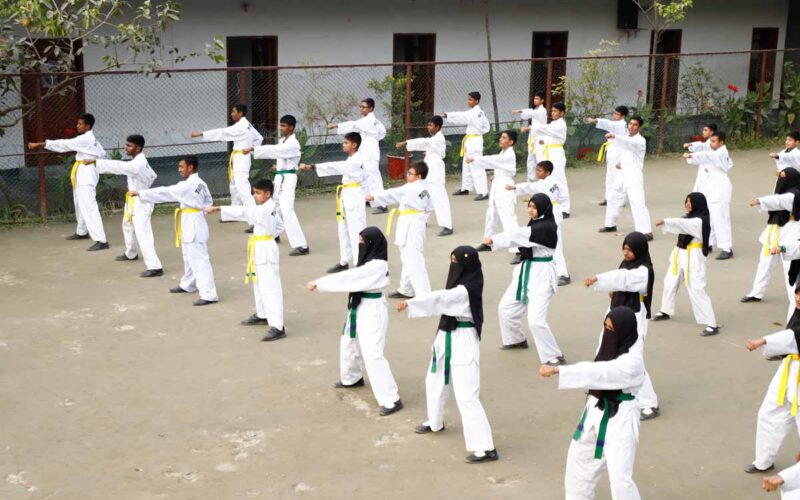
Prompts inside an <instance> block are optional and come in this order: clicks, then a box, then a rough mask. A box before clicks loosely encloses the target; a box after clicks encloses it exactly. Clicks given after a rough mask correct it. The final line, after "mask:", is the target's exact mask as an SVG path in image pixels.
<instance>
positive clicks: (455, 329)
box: [397, 246, 498, 464]
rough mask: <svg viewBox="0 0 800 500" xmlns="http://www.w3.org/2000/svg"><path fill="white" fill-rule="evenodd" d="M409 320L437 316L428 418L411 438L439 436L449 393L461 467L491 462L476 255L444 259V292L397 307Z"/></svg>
mask: <svg viewBox="0 0 800 500" xmlns="http://www.w3.org/2000/svg"><path fill="white" fill-rule="evenodd" d="M397 310H398V311H404V310H408V317H409V318H424V317H429V316H440V318H439V326H438V329H437V330H438V331H437V332H436V338H435V339H434V341H433V347H432V355H431V361H430V363H429V366H428V374H427V375H426V376H425V396H426V400H427V407H428V418H427V420H425V422H423V423H422V424H420V425H418V426H417V427H416V428H415V429H414V432H416V433H417V434H428V433H431V432H439V431H442V430H444V408H445V404H446V403H447V400H448V398H449V397H450V388H451V387H452V388H453V391H454V392H455V396H456V403H457V404H458V411H459V413H460V414H461V422H462V427H463V431H464V442H465V443H466V446H467V451H469V452H471V453H470V455H468V456H467V457H466V459H465V460H466V461H467V463H471V464H474V463H481V462H490V461H494V460H497V458H498V455H497V450H496V449H495V447H494V441H493V439H492V428H491V427H490V426H489V419H488V418H486V412H485V411H484V409H483V405H482V404H481V400H480V386H481V367H480V358H481V351H480V340H481V330H482V328H483V271H482V269H481V261H480V259H479V258H478V252H477V251H475V249H474V248H472V247H469V246H460V247H456V249H455V250H453V252H452V253H451V254H450V270H449V272H448V274H447V284H446V286H445V289H444V290H436V291H433V292H429V293H426V294H424V295H417V296H416V297H414V298H413V299H409V300H408V301H403V302H400V303H398V304H397Z"/></svg>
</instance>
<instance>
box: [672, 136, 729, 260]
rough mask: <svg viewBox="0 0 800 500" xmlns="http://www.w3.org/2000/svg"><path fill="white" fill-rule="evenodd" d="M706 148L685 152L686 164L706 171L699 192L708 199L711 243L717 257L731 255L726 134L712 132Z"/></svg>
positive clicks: (718, 258)
mask: <svg viewBox="0 0 800 500" xmlns="http://www.w3.org/2000/svg"><path fill="white" fill-rule="evenodd" d="M708 143H709V150H708V151H699V152H692V153H684V154H683V157H684V158H686V161H687V162H688V163H691V164H694V165H698V167H699V168H702V169H703V170H705V171H706V174H707V176H706V179H705V181H704V188H703V191H702V193H703V194H704V195H705V197H706V200H707V201H708V213H709V214H710V216H711V245H712V246H716V247H718V248H719V249H720V253H719V255H717V260H727V259H730V258H732V257H733V236H732V232H731V195H732V193H733V185H732V184H731V180H730V179H729V178H728V172H729V171H730V169H732V168H733V161H732V160H731V157H730V155H728V148H727V147H726V146H725V133H724V132H714V133H713V134H712V135H711V137H710V138H709V139H708Z"/></svg>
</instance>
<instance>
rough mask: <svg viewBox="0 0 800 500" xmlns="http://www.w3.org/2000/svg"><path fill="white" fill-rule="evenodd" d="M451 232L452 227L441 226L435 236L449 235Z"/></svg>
mask: <svg viewBox="0 0 800 500" xmlns="http://www.w3.org/2000/svg"><path fill="white" fill-rule="evenodd" d="M451 234H453V229H452V228H449V227H443V228H442V230H441V231H439V232H438V233H436V236H450V235H451Z"/></svg>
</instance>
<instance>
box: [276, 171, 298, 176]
mask: <svg viewBox="0 0 800 500" xmlns="http://www.w3.org/2000/svg"><path fill="white" fill-rule="evenodd" d="M286 174H297V170H276V171H275V176H276V177H277V176H279V175H286Z"/></svg>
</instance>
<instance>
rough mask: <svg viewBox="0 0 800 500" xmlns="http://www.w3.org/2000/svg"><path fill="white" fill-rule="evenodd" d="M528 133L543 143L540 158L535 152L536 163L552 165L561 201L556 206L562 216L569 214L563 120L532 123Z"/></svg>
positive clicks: (564, 126)
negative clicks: (545, 161)
mask: <svg viewBox="0 0 800 500" xmlns="http://www.w3.org/2000/svg"><path fill="white" fill-rule="evenodd" d="M530 133H531V134H535V135H536V139H537V140H538V141H544V144H543V145H541V147H542V156H541V157H540V156H539V154H538V152H537V154H536V159H537V160H538V161H543V160H549V161H550V162H552V163H553V173H552V174H551V175H554V176H555V181H556V182H557V183H558V185H559V188H560V191H561V199H559V200H558V204H559V205H561V212H562V213H563V214H569V213H570V204H569V186H568V185H567V155H566V154H565V153H564V144H565V143H566V142H567V124H566V122H565V121H564V118H559V119H558V120H553V121H552V122H550V123H548V124H541V123H532V124H531V131H530Z"/></svg>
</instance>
